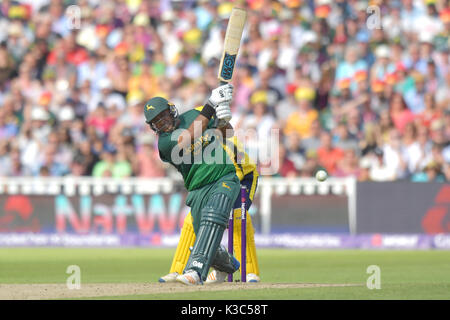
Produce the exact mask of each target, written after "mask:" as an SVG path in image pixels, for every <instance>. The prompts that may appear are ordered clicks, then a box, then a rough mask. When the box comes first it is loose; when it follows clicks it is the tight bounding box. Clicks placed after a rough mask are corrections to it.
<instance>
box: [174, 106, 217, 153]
mask: <svg viewBox="0 0 450 320" xmlns="http://www.w3.org/2000/svg"><path fill="white" fill-rule="evenodd" d="M214 114H215V110H214V108H213V107H212V106H210V105H209V104H205V106H204V107H203V109H202V111H201V112H200V114H199V115H198V116H197V118H195V120H194V121H192V123H191V125H190V126H189V128H187V132H186V134H183V135H181V136H180V137H179V138H178V145H179V146H180V147H181V148H183V147H187V146H189V145H190V144H191V143H192V142H194V141H195V139H197V138H199V137H201V135H202V134H203V132H204V131H205V130H206V128H207V127H208V123H209V120H210V119H211V117H212V116H213V115H214ZM199 128H200V130H199ZM183 137H186V138H187V139H183Z"/></svg>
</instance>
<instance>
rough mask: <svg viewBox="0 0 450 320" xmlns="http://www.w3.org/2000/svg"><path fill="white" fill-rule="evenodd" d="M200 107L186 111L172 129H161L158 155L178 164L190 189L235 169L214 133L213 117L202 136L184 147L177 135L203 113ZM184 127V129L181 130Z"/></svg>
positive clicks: (199, 186) (212, 180)
mask: <svg viewBox="0 0 450 320" xmlns="http://www.w3.org/2000/svg"><path fill="white" fill-rule="evenodd" d="M200 110H201V107H200V108H196V109H193V110H190V111H187V112H185V113H183V114H181V115H180V116H179V119H180V124H179V126H178V129H176V130H175V131H173V132H168V133H161V134H160V135H159V139H158V149H159V157H160V158H161V160H162V161H164V162H168V163H170V164H172V165H173V166H175V168H177V170H178V171H179V172H180V173H181V175H182V176H183V180H184V185H185V187H186V189H187V190H188V191H191V190H195V189H198V188H201V187H203V186H205V185H207V184H210V183H212V182H214V181H217V180H218V179H220V178H222V177H223V176H225V175H227V174H229V173H231V172H236V169H235V166H234V165H233V161H232V160H231V159H230V158H229V156H228V154H227V152H226V151H225V150H224V148H223V146H222V144H221V142H219V141H217V140H216V137H215V136H214V135H213V134H212V130H210V131H209V132H208V129H212V128H213V124H214V120H213V119H211V120H210V122H209V123H208V127H207V129H206V130H205V131H204V132H203V134H202V136H201V137H199V138H197V139H196V140H195V141H194V142H193V143H192V144H191V145H190V146H189V147H187V148H185V149H183V150H181V149H180V148H179V147H178V143H177V141H178V137H179V136H180V134H181V131H182V129H188V128H189V126H190V125H191V123H192V122H193V121H194V120H195V119H196V118H197V116H198V115H199V114H200ZM180 129H181V130H180Z"/></svg>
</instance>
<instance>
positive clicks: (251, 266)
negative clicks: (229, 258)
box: [233, 209, 259, 276]
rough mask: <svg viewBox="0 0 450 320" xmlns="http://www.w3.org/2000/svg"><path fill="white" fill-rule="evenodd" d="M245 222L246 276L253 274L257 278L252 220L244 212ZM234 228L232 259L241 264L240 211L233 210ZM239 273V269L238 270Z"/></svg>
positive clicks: (257, 270) (257, 267)
mask: <svg viewBox="0 0 450 320" xmlns="http://www.w3.org/2000/svg"><path fill="white" fill-rule="evenodd" d="M246 214H247V216H246V219H245V220H246V221H247V263H246V264H247V274H249V273H254V274H256V275H258V276H259V266H258V259H257V257H256V245H255V230H254V229H253V224H252V219H251V217H250V215H249V214H248V211H247V212H246ZM233 216H234V228H233V249H234V253H233V255H234V257H235V258H236V259H238V260H239V262H241V226H242V224H241V209H234V212H233ZM239 272H241V269H239Z"/></svg>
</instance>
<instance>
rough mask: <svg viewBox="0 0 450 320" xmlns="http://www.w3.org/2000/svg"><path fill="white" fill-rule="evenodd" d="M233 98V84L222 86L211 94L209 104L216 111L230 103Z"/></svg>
mask: <svg viewBox="0 0 450 320" xmlns="http://www.w3.org/2000/svg"><path fill="white" fill-rule="evenodd" d="M232 98H233V85H232V84H231V83H227V84H225V85H222V86H220V87H218V88H216V89H214V90H213V91H212V92H211V96H210V97H209V99H208V101H207V102H206V103H208V104H209V105H210V106H211V107H213V108H214V109H217V107H218V106H219V105H220V104H222V103H226V102H230V101H231V99H232Z"/></svg>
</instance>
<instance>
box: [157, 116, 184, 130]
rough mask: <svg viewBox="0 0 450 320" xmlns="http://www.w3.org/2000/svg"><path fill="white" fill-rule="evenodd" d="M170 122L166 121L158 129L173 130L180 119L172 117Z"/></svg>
mask: <svg viewBox="0 0 450 320" xmlns="http://www.w3.org/2000/svg"><path fill="white" fill-rule="evenodd" d="M172 120H173V121H171V123H169V122H166V123H165V124H164V125H163V127H162V128H161V129H160V130H159V131H160V132H161V133H169V132H172V131H174V130H175V129H176V128H178V126H179V125H180V119H178V118H172Z"/></svg>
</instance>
